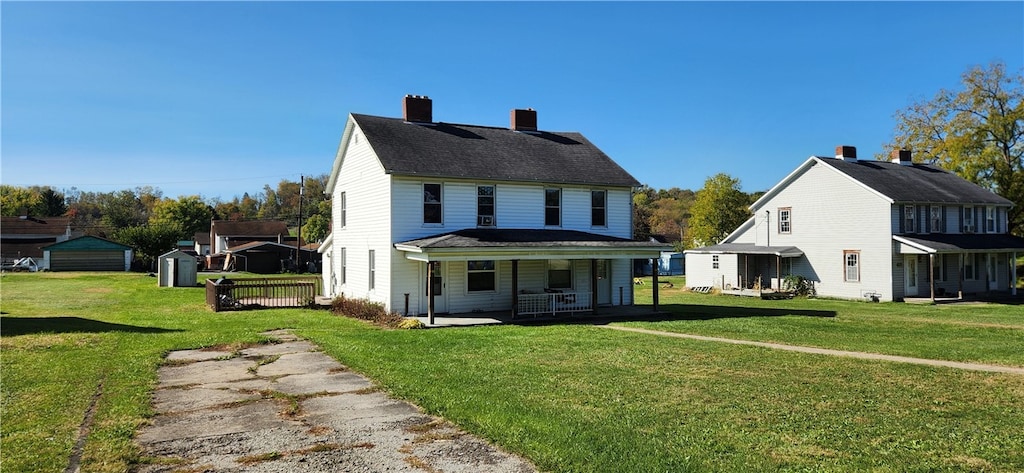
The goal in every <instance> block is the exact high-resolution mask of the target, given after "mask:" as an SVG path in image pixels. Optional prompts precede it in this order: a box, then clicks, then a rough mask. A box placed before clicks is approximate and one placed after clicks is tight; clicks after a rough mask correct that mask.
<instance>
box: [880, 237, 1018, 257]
mask: <svg viewBox="0 0 1024 473" xmlns="http://www.w3.org/2000/svg"><path fill="white" fill-rule="evenodd" d="M892 239H893V240H894V241H896V242H897V243H899V245H897V247H898V250H897V251H898V252H899V253H903V254H926V253H965V252H976V251H987V252H999V253H1004V252H1007V253H1008V252H1013V251H1018V252H1024V238H1021V237H1017V236H1013V235H1009V234H977V233H973V234H963V233H953V234H948V233H932V234H928V235H914V236H908V235H893V237H892Z"/></svg>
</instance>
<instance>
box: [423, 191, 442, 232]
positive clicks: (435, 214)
mask: <svg viewBox="0 0 1024 473" xmlns="http://www.w3.org/2000/svg"><path fill="white" fill-rule="evenodd" d="M423 223H442V220H441V184H423Z"/></svg>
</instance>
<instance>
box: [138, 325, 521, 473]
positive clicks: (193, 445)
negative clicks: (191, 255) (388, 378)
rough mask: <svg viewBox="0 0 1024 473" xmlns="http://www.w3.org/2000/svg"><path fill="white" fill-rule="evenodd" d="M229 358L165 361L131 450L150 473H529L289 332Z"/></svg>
mask: <svg viewBox="0 0 1024 473" xmlns="http://www.w3.org/2000/svg"><path fill="white" fill-rule="evenodd" d="M266 335H268V336H271V337H273V338H276V339H278V340H280V342H281V343H276V344H267V345H260V346H256V347H252V348H247V349H244V350H241V351H240V352H238V353H233V352H230V351H227V350H186V351H176V352H172V353H171V354H170V355H169V356H168V357H167V363H165V364H164V366H162V367H161V368H160V371H159V378H160V382H159V386H158V388H157V390H156V392H155V393H154V396H153V402H154V409H155V411H156V413H157V414H156V416H155V417H154V418H153V419H152V420H151V422H150V423H149V425H146V426H144V427H143V428H141V429H140V431H139V432H138V434H137V435H136V441H137V442H138V443H139V445H140V446H141V447H142V450H143V458H144V460H145V463H143V464H140V465H136V467H135V468H134V469H133V471H135V472H138V473H156V472H243V471H244V472H267V473H269V472H310V473H312V472H325V473H326V472H424V471H425V472H467V473H468V472H498V473H505V472H507V473H513V472H515V473H526V472H534V471H536V469H535V468H534V467H533V465H532V464H530V463H529V462H528V461H526V460H524V459H523V458H520V457H517V456H514V455H511V454H508V453H505V452H503V451H500V450H498V449H497V448H495V447H494V446H492V445H490V444H488V443H487V442H485V441H483V440H481V439H479V438H477V437H475V436H473V435H470V434H467V433H466V432H464V431H462V430H460V429H459V428H458V427H457V426H454V425H452V424H450V423H448V422H446V421H444V420H443V419H440V418H437V417H433V416H428V415H425V414H424V413H423V412H421V411H420V410H419V409H418V408H417V407H416V406H413V405H411V404H409V403H407V402H404V401H398V400H395V399H392V398H390V397H388V396H387V395H386V394H384V393H383V392H380V391H378V390H377V389H375V388H374V386H373V384H371V383H370V381H369V380H367V379H366V378H365V377H363V376H361V375H359V374H356V373H353V372H351V371H348V370H347V369H346V368H345V367H344V366H342V365H341V364H339V363H338V362H337V361H335V360H334V359H333V358H331V357H329V356H327V355H326V354H324V353H322V352H320V351H319V350H318V348H317V347H316V346H315V345H313V344H311V343H309V342H308V341H305V340H300V339H298V338H297V337H295V336H294V335H292V334H290V333H289V332H286V331H275V332H269V333H267V334H266Z"/></svg>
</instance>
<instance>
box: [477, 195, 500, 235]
mask: <svg viewBox="0 0 1024 473" xmlns="http://www.w3.org/2000/svg"><path fill="white" fill-rule="evenodd" d="M495 224H496V223H495V219H494V186H476V225H477V226H478V227H493V226H495Z"/></svg>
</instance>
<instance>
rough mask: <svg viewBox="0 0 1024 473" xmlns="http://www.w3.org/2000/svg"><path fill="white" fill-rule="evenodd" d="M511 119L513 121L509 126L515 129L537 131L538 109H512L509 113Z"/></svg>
mask: <svg viewBox="0 0 1024 473" xmlns="http://www.w3.org/2000/svg"><path fill="white" fill-rule="evenodd" d="M509 115H510V118H509V121H510V122H511V123H510V125H509V128H512V130H513V131H537V111H536V110H534V109H532V108H528V109H526V110H523V109H519V108H516V109H512V112H511V113H510V114H509Z"/></svg>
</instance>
